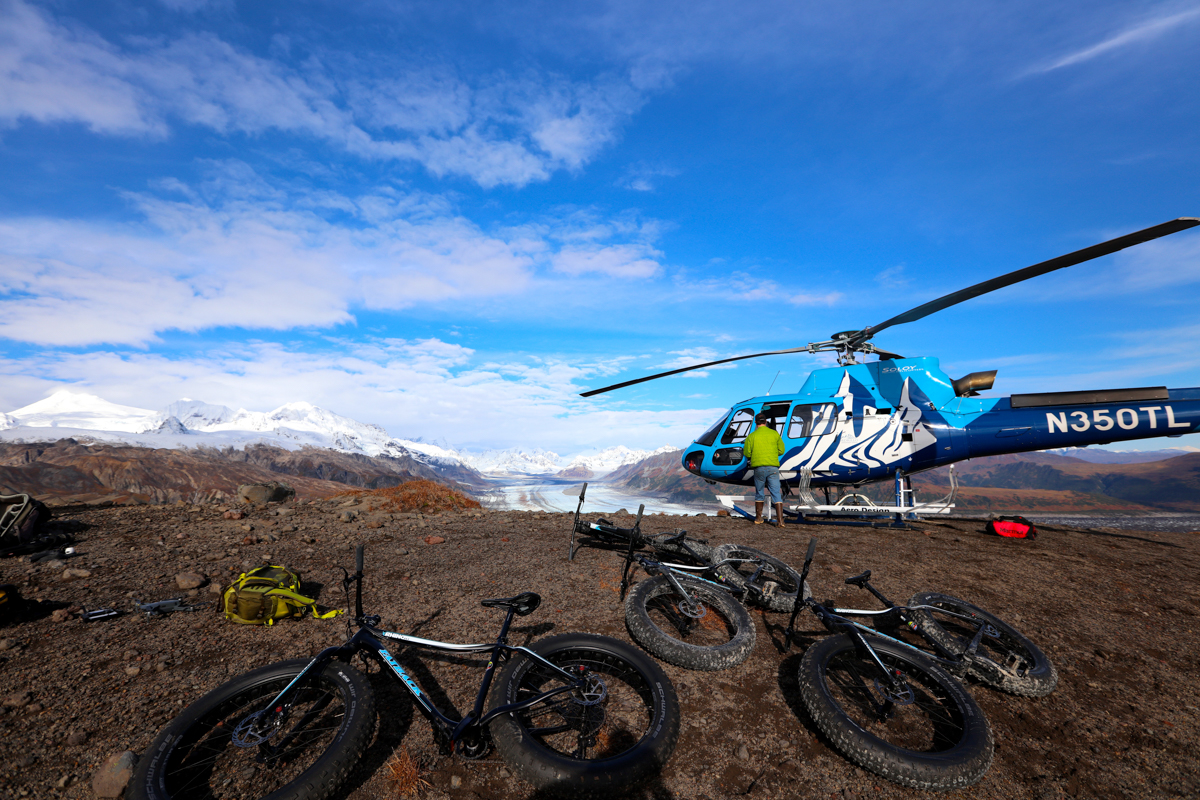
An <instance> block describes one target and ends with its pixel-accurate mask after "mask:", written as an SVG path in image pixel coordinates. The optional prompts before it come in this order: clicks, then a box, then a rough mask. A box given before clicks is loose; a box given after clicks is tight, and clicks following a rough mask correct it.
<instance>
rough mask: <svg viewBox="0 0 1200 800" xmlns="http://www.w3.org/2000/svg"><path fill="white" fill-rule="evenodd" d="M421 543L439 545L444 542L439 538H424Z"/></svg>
mask: <svg viewBox="0 0 1200 800" xmlns="http://www.w3.org/2000/svg"><path fill="white" fill-rule="evenodd" d="M421 541H423V542H424V543H425V544H441V543H442V542H444V541H446V540H445V539H443V538H442V537H441V536H426V537H425V538H424V539H422V540H421Z"/></svg>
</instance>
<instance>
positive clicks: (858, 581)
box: [846, 570, 871, 589]
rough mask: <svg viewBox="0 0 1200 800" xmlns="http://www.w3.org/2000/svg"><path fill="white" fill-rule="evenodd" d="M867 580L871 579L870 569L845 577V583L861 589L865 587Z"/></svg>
mask: <svg viewBox="0 0 1200 800" xmlns="http://www.w3.org/2000/svg"><path fill="white" fill-rule="evenodd" d="M869 580H871V570H867V571H866V572H864V573H863V574H862V575H853V576H851V577H849V578H846V583H848V584H850V585H851V586H857V587H858V588H860V589H863V588H865V587H866V585H867V581H869Z"/></svg>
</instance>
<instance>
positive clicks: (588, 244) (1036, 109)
mask: <svg viewBox="0 0 1200 800" xmlns="http://www.w3.org/2000/svg"><path fill="white" fill-rule="evenodd" d="M1198 72H1200V3H1197V2H1164V3H1139V4H1130V3H1119V2H1095V3H1088V4H1065V5H1063V4H1047V3H1033V2H1022V1H1020V0H1017V1H1014V2H1006V3H977V2H973V3H939V4H935V5H927V6H924V7H916V6H912V5H911V4H909V5H907V6H906V5H904V4H899V5H897V4H895V3H887V2H858V3H845V4H815V3H796V2H750V3H747V2H740V3H722V2H697V1H696V0H690V1H689V2H686V3H684V2H679V3H675V2H659V3H653V4H647V3H635V2H596V3H588V4H563V3H541V2H529V3H492V4H489V3H455V2H447V1H446V0H440V1H439V2H412V3H399V2H395V3H389V2H365V1H364V2H356V3H332V2H315V1H310V2H304V1H303V0H293V2H289V3H273V2H267V1H266V0H259V1H258V2H253V3H241V2H234V1H233V0H208V1H206V0H159V1H158V2H154V1H153V0H149V1H148V2H142V3H138V2H124V1H122V2H99V1H98V0H89V2H74V1H73V0H59V1H58V2H42V3H37V2H23V1H20V0H0V174H2V175H3V176H4V177H3V184H2V185H3V187H4V190H3V192H0V306H3V308H2V311H0V370H2V374H3V375H4V376H5V377H4V379H3V381H0V410H6V411H11V410H13V409H16V408H18V407H20V406H23V405H26V404H28V403H31V402H34V401H36V400H38V399H40V398H42V397H44V396H46V395H48V394H49V393H51V392H53V391H55V390H57V389H61V388H64V387H66V388H71V389H75V390H78V391H87V392H92V393H95V394H99V395H101V396H102V397H105V398H106V399H109V400H112V401H114V402H120V403H127V404H130V405H138V406H142V407H150V408H157V407H161V406H164V405H166V404H167V403H169V402H171V401H173V400H176V399H178V398H180V397H185V396H186V397H192V398H196V399H202V400H205V401H207V402H212V403H222V404H225V405H230V406H235V407H236V406H244V407H246V408H250V409H255V410H267V409H270V408H274V407H276V406H278V405H280V404H282V403H285V402H288V401H293V400H307V401H309V402H312V403H315V404H317V405H320V406H323V407H326V408H329V409H330V410H333V411H335V412H337V413H341V414H344V415H347V416H351V417H354V418H356V419H359V420H362V421H369V422H376V423H378V424H380V425H383V426H384V427H385V428H387V429H388V431H389V432H391V433H392V434H393V435H396V436H403V437H408V438H417V437H423V438H425V439H427V440H442V441H444V442H447V443H449V444H452V445H455V446H460V447H468V448H473V449H481V448H485V447H508V446H514V445H525V446H539V447H544V448H547V449H552V450H555V451H557V452H559V453H563V454H571V453H575V452H579V451H583V450H587V449H590V448H596V447H606V446H611V445H616V444H625V445H629V446H633V447H647V448H649V447H658V446H660V445H662V444H677V445H680V446H682V445H683V444H685V443H686V442H688V441H690V440H691V439H692V438H693V437H694V436H695V435H697V434H698V433H699V432H700V431H701V430H703V428H704V427H705V426H706V425H707V424H708V423H710V422H711V421H712V420H713V419H714V418H715V417H716V416H717V415H718V414H719V413H720V412H721V411H722V410H723V409H725V408H727V407H728V406H730V405H731V404H732V403H734V402H736V401H738V400H740V399H743V398H745V397H748V396H752V395H757V394H762V393H763V392H764V391H766V389H767V387H768V386H769V385H770V384H771V383H772V381H775V389H774V392H775V393H779V392H781V391H786V390H789V389H795V388H797V387H798V386H799V384H800V383H801V382H802V381H803V378H804V376H805V375H806V374H807V372H808V371H809V370H810V369H812V368H814V367H819V366H824V365H826V364H827V363H828V361H827V359H823V358H817V357H813V356H800V355H797V356H782V357H774V358H766V359H760V360H757V361H751V362H741V363H739V364H737V365H735V366H733V367H731V368H726V369H712V370H708V371H702V372H697V373H692V374H690V375H688V376H684V377H677V378H670V379H664V380H661V381H657V382H653V383H650V384H646V385H643V386H639V387H635V388H633V389H629V390H625V391H622V392H616V393H612V394H609V395H604V396H602V397H599V398H593V399H583V398H579V397H578V396H577V393H578V392H579V391H583V390H585V389H588V388H594V387H597V386H601V385H605V384H609V383H614V382H617V381H620V380H627V379H629V378H632V377H637V376H639V375H641V374H645V373H649V372H656V371H661V370H664V369H669V368H671V367H673V366H682V365H685V364H688V363H695V362H697V361H706V360H711V359H716V358H722V357H728V356H733V355H738V354H741V353H748V352H759V351H763V350H772V349H782V348H787V347H796V346H800V345H803V344H805V343H807V342H809V341H815V340H822V339H826V338H828V336H829V335H830V334H831V333H833V332H834V331H838V330H844V329H852V328H861V327H864V326H867V325H871V324H876V323H878V322H881V321H883V320H884V319H887V318H889V317H891V316H894V315H895V314H897V313H899V312H901V311H904V310H906V309H908V308H911V307H913V306H916V305H918V304H920V303H922V302H925V301H927V300H929V299H932V298H934V297H936V296H939V295H941V294H944V293H947V292H950V291H953V290H955V289H959V288H962V287H964V286H966V285H969V284H973V283H976V282H978V281H980V280H984V279H987V278H990V277H993V276H994V275H997V274H1000V273H1003V272H1008V271H1010V270H1013V269H1017V268H1019V267H1023V266H1026V265H1028V264H1031V263H1035V262H1037V261H1041V260H1043V259H1046V258H1050V257H1052V256H1056V255H1059V254H1062V253H1066V252H1069V251H1071V250H1075V249H1078V248H1079V247H1083V246H1086V245H1089V244H1094V243H1096V242H1099V241H1101V240H1104V239H1107V238H1110V237H1112V236H1115V235H1119V234H1123V233H1127V232H1130V231H1133V230H1137V229H1140V228H1143V227H1147V226H1149V225H1152V224H1156V223H1159V222H1163V221H1165V220H1168V219H1172V218H1174V217H1178V216H1200V196H1198V194H1200V191H1198V187H1200V181H1198V178H1200V148H1197V147H1196V144H1197V131H1200V98H1198V97H1197V94H1198V90H1197V86H1196V82H1195V75H1196V74H1198ZM1198 301H1200V234H1197V233H1193V232H1188V233H1183V234H1177V235H1175V236H1173V237H1170V238H1168V239H1164V240H1161V241H1159V242H1156V243H1153V244H1150V245H1145V246H1142V247H1140V248H1137V249H1135V250H1130V251H1126V252H1125V253H1122V254H1118V255H1116V256H1112V257H1108V258H1106V259H1102V260H1098V261H1095V262H1092V263H1089V264H1087V265H1082V266H1078V267H1074V268H1071V269H1069V270H1066V271H1064V272H1061V273H1057V274H1055V275H1051V276H1046V277H1042V278H1039V279H1036V280H1035V281H1031V282H1028V283H1025V284H1022V285H1020V286H1017V287H1012V288H1009V289H1006V290H1002V291H1000V292H997V293H995V294H993V295H990V296H988V297H986V298H981V299H978V300H974V301H971V302H969V303H966V304H963V305H961V306H959V307H957V308H954V309H951V310H947V311H945V312H942V313H940V314H938V315H936V316H933V317H930V318H927V319H925V320H922V321H919V322H916V323H912V324H909V325H904V326H900V327H897V328H894V329H892V330H889V331H887V332H886V333H884V334H881V335H880V337H879V341H878V342H876V343H877V344H879V345H880V346H882V347H885V348H887V349H890V350H894V351H897V352H900V353H903V354H905V355H930V356H938V357H940V358H941V359H942V364H943V366H944V367H945V368H946V370H947V371H948V372H949V373H951V375H952V376H955V377H957V376H958V375H960V374H965V373H967V372H972V371H979V370H986V369H999V377H998V379H997V383H996V388H995V391H994V392H993V394H1011V393H1013V392H1024V391H1052V390H1067V389H1098V388H1111V387H1118V386H1146V385H1163V384H1165V385H1169V386H1173V387H1178V386H1198V385H1200V352H1198V350H1197V347H1196V346H1195V343H1196V340H1197V334H1198V333H1200V315H1198V314H1197V309H1198V308H1200V302H1198ZM1184 443H1185V444H1196V442H1184ZM1168 444H1171V445H1174V444H1179V442H1178V441H1171V442H1166V441H1165V440H1163V441H1150V442H1144V443H1141V444H1140V445H1139V446H1141V447H1146V448H1156V447H1161V446H1166V445H1168ZM1125 447H1128V445H1125Z"/></svg>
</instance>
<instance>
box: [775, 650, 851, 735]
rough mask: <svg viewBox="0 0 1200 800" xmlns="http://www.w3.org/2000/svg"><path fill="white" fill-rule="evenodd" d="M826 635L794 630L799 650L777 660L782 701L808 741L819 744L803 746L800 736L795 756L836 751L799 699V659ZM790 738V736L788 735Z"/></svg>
mask: <svg viewBox="0 0 1200 800" xmlns="http://www.w3.org/2000/svg"><path fill="white" fill-rule="evenodd" d="M825 635H828V634H826V633H825V632H824V631H820V632H816V631H812V632H809V633H804V632H801V631H797V632H796V637H797V639H796V640H797V642H798V643H799V644H800V652H798V653H792V654H791V655H790V656H788V657H787V658H785V659H783V660H782V661H780V662H779V672H778V681H779V691H780V694H782V695H783V701H784V702H785V703H787V707H788V709H789V710H790V711H791V712H792V715H793V716H794V717H795V718H796V721H797V722H799V723H800V724H801V725H802V726H803V727H804V729H805V730H806V731H808V732H809V733H810V734H812V736H813V737H815V738H814V739H809V740H808V743H809V744H812V743H814V742H817V743H819V744H817V745H815V746H812V747H807V748H806V747H805V744H806V743H805V742H804V740H803V738H802V737H798V738H800V741H799V743H798V744H797V747H796V752H797V754H798V755H797V757H798V758H805V757H806V756H815V755H817V754H818V753H819V752H821V751H826V752H833V753H837V752H838V751H837V748H835V747H834V746H833V743H832V742H830V741H829V739H828V738H827V737H826V736H825V734H824V733H822V732H821V731H820V729H818V728H817V726H816V725H815V724H814V723H813V721H812V717H810V716H809V715H808V709H806V708H805V707H804V701H803V700H801V699H800V677H799V676H800V661H801V660H802V659H803V658H804V651H805V650H807V649H808V648H809V647H810V646H811V645H813V644H815V643H816V641H817V637H818V636H825ZM789 738H790V737H789Z"/></svg>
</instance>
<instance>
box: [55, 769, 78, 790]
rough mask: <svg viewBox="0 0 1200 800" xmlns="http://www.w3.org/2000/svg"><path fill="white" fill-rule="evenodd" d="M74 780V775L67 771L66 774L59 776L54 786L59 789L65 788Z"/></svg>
mask: <svg viewBox="0 0 1200 800" xmlns="http://www.w3.org/2000/svg"><path fill="white" fill-rule="evenodd" d="M74 780H75V776H74V775H71V774H70V773H68V774H66V775H63V776H62V777H61V778H59V779H58V783H56V784H54V785H55V786H56V787H58V788H59V789H66V788H67V787H68V786H70V785H71V782H72V781H74Z"/></svg>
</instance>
